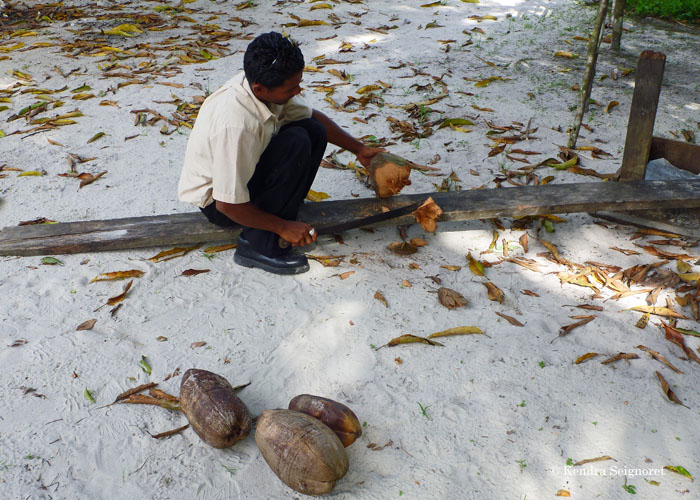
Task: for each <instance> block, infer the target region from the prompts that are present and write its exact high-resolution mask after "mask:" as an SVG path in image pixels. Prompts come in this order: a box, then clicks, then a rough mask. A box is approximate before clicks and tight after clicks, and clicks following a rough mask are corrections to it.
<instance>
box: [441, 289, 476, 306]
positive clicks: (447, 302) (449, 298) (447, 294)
mask: <svg viewBox="0 0 700 500" xmlns="http://www.w3.org/2000/svg"><path fill="white" fill-rule="evenodd" d="M438 301H440V304H442V305H443V306H445V307H446V308H448V309H456V308H458V307H462V306H466V305H467V304H468V302H469V301H468V300H467V299H466V298H464V296H463V295H462V294H461V293H459V292H457V291H455V290H452V289H450V288H445V287H440V288H439V289H438Z"/></svg>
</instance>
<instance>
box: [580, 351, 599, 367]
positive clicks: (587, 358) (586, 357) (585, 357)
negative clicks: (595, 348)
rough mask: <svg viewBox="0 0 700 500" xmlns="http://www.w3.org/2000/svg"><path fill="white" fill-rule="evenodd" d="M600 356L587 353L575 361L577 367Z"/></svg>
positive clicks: (594, 353)
mask: <svg viewBox="0 0 700 500" xmlns="http://www.w3.org/2000/svg"><path fill="white" fill-rule="evenodd" d="M597 355H598V353H597V352H587V353H586V354H582V355H581V356H579V357H578V358H576V361H574V364H575V365H580V364H581V363H583V362H584V361H588V360H589V359H591V358H595V357H596V356H597Z"/></svg>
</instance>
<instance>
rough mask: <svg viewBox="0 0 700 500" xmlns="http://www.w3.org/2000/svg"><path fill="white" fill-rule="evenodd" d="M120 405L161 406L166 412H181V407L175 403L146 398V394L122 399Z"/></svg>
mask: <svg viewBox="0 0 700 500" xmlns="http://www.w3.org/2000/svg"><path fill="white" fill-rule="evenodd" d="M120 403H124V404H136V405H155V406H160V407H161V408H165V409H166V410H175V411H181V410H180V405H179V404H177V403H175V402H173V401H168V400H166V399H159V398H154V397H151V396H146V395H145V394H132V395H131V396H129V397H127V398H125V399H122V400H121V401H120Z"/></svg>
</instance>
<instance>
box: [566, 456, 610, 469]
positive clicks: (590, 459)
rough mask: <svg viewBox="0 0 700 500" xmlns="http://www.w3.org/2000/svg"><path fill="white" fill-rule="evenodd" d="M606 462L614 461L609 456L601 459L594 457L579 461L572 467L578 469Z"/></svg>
mask: <svg viewBox="0 0 700 500" xmlns="http://www.w3.org/2000/svg"><path fill="white" fill-rule="evenodd" d="M606 460H615V459H614V458H612V457H611V456H610V455H603V456H602V457H596V458H587V459H585V460H580V461H578V462H576V463H575V464H574V467H579V466H581V465H586V464H590V463H593V462H604V461H606Z"/></svg>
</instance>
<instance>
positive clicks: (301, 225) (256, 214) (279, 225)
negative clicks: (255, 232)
mask: <svg viewBox="0 0 700 500" xmlns="http://www.w3.org/2000/svg"><path fill="white" fill-rule="evenodd" d="M216 209H217V210H218V211H219V212H221V213H222V214H224V215H225V216H226V217H228V218H229V219H231V220H232V221H234V222H236V223H238V224H240V225H242V226H246V227H253V228H256V229H262V230H264V231H271V232H273V233H276V234H278V235H279V236H280V237H281V238H283V239H284V240H286V241H288V242H289V243H291V245H292V246H295V247H298V246H304V245H310V244H311V243H313V242H314V241H316V238H317V235H316V233H315V232H314V234H313V235H311V234H309V231H310V230H311V226H310V225H308V224H306V223H305V222H299V221H295V220H285V219H282V218H281V217H277V216H276V215H273V214H271V213H268V212H265V211H264V210H261V209H259V208H258V207H256V206H255V205H253V204H252V203H250V202H248V203H236V204H232V203H225V202H223V201H218V200H217V201H216Z"/></svg>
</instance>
